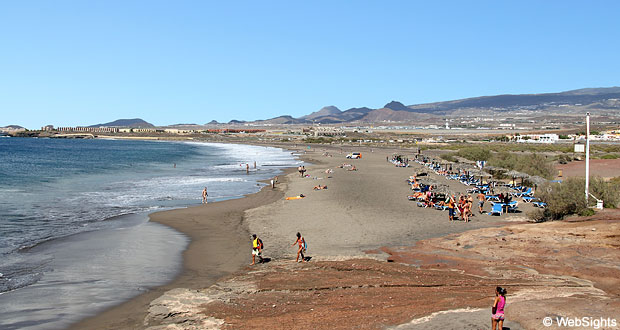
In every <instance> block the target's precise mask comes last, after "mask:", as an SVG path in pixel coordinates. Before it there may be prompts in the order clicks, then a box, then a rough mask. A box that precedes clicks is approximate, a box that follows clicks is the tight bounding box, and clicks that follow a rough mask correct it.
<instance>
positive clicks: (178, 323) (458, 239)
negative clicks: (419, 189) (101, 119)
mask: <svg viewBox="0 0 620 330" xmlns="http://www.w3.org/2000/svg"><path fill="white" fill-rule="evenodd" d="M358 150H359V149H355V148H346V149H341V148H338V147H337V148H318V149H312V150H308V151H307V152H306V154H305V155H304V156H303V158H304V160H306V161H309V162H310V163H312V164H313V165H308V166H306V167H307V169H308V172H307V174H308V175H309V176H308V177H306V178H302V177H300V175H299V173H297V172H296V171H294V170H293V171H289V172H288V174H286V175H282V176H280V184H279V185H278V187H277V189H275V190H272V189H271V188H269V187H268V188H264V189H263V190H262V191H261V192H259V193H257V194H254V195H249V196H247V197H246V198H243V199H239V200H230V201H224V202H217V203H213V204H208V205H207V206H198V207H192V208H188V209H181V210H173V211H167V212H160V213H155V214H153V215H152V216H151V219H152V220H153V221H157V222H160V223H163V224H166V225H169V226H171V227H173V228H175V229H177V230H179V231H181V232H183V233H186V234H187V235H188V236H190V238H191V240H192V243H191V244H190V246H189V248H188V249H187V251H186V252H185V253H184V270H183V272H182V274H181V275H180V276H179V277H178V278H177V279H175V280H174V281H173V282H171V283H169V284H167V285H165V286H162V287H159V288H157V289H154V290H152V291H150V292H148V293H146V294H144V295H142V296H139V297H137V298H135V299H133V300H131V301H129V302H127V303H125V304H123V305H120V306H118V307H115V308H113V309H110V310H108V311H106V312H104V313H102V314H100V315H97V316H95V317H93V318H90V319H87V320H84V321H83V322H81V323H78V324H76V325H75V326H74V328H76V329H85V328H88V329H102V328H153V329H164V328H169V329H203V328H255V327H260V328H276V329H297V328H302V329H316V328H330V329H332V328H351V327H359V328H369V329H377V328H385V327H398V328H405V329H407V328H411V329H426V328H439V327H444V328H450V329H480V328H487V327H489V326H490V315H489V313H490V312H489V309H490V305H491V303H492V301H493V298H494V288H495V286H497V285H503V286H507V287H508V288H509V295H508V307H507V312H506V313H507V314H506V315H507V322H506V323H505V326H508V327H510V328H511V329H521V328H526V329H529V328H539V325H540V324H541V323H540V320H541V319H542V317H544V316H547V315H552V314H553V313H555V314H553V315H579V310H580V308H583V307H584V306H586V305H588V306H596V308H599V310H600V311H599V312H597V313H595V314H593V315H592V316H599V315H600V316H611V317H613V316H614V315H613V314H614V311H616V312H615V314H617V310H618V309H615V308H616V307H617V306H618V301H619V300H618V299H619V298H618V292H617V291H616V290H615V289H613V288H612V287H613V286H612V285H610V281H611V282H613V279H614V278H617V276H618V275H620V272H618V267H619V264H620V260H619V259H620V254H619V253H618V250H617V246H616V245H614V244H613V241H614V237H617V235H618V226H617V220H611V219H607V220H605V219H601V218H592V219H585V220H584V221H591V225H590V222H585V225H584V224H583V223H584V222H583V221H579V222H565V221H562V222H553V223H548V224H529V223H527V222H526V217H525V215H524V213H515V214H510V215H503V216H501V217H497V216H489V215H486V214H476V216H475V217H473V219H472V221H471V222H470V223H464V222H461V221H456V222H452V223H451V222H449V221H448V217H447V212H445V211H438V210H434V209H426V208H419V207H416V205H415V203H414V202H411V201H408V200H407V198H406V196H407V194H408V193H409V187H408V186H407V185H406V184H405V179H406V178H407V177H409V175H411V174H412V173H413V172H415V171H416V167H413V168H397V167H394V166H393V165H392V164H390V163H387V162H386V156H389V155H391V154H392V153H394V152H396V153H403V154H409V155H410V156H412V153H411V152H405V151H399V150H381V149H374V150H373V152H370V150H368V149H361V151H362V152H363V154H364V156H363V158H362V159H360V160H349V159H345V155H346V154H347V153H348V152H350V151H358ZM326 152H327V153H329V155H331V156H326V155H325V153H326ZM343 163H348V164H354V165H355V166H356V168H357V169H358V170H357V171H348V170H347V168H346V167H345V168H339V167H338V166H339V165H342V164H343ZM415 166H419V165H415ZM329 169H331V172H330V171H328V170H329ZM431 175H432V176H434V174H431ZM435 179H437V180H445V179H443V178H440V177H436V178H435ZM446 183H447V184H449V185H450V187H451V189H454V190H455V191H464V190H465V189H466V187H465V186H463V185H461V184H459V183H457V182H454V181H452V182H446ZM317 185H326V186H328V189H325V190H314V189H313V187H315V186H317ZM300 194H303V195H305V196H307V197H305V198H303V199H298V200H285V199H284V197H291V196H298V195H300ZM529 208H531V206H529V205H523V206H522V207H520V209H522V210H528V209H529ZM486 209H487V210H488V209H489V206H488V205H487V206H486ZM602 214H603V215H605V214H606V213H602ZM614 217H616V215H615V213H614V214H611V215H608V218H614ZM297 231H300V232H301V233H302V234H303V236H304V237H305V239H306V240H307V241H308V245H309V248H308V251H307V255H308V256H310V257H311V260H310V262H308V263H295V262H294V259H295V252H296V250H295V248H293V247H291V244H292V243H293V242H294V239H295V238H294V234H295V233H296V232H297ZM550 232H551V233H555V234H556V235H549V233H550ZM250 233H257V234H258V235H259V237H261V238H262V239H263V240H264V242H265V244H266V248H265V256H266V257H269V258H270V259H271V261H270V262H268V263H265V264H260V265H256V266H249V263H250V262H251V256H250V238H249V234H250ZM571 233H572V235H571ZM590 233H597V234H598V235H591V234H590ZM603 233H606V234H605V235H607V236H604V235H603V236H600V235H602V234H603ZM609 235H611V236H609ZM614 235H615V236H614ZM608 236H609V237H608ZM563 237H569V238H570V239H569V240H565V239H563ZM595 241H596V242H598V243H597V244H598V245H597V248H596V249H590V250H587V251H586V250H583V249H586V248H587V247H589V246H590V245H592V244H593V242H595ZM575 250H576V251H584V252H581V254H580V255H575V254H574V253H573V252H571V251H575ZM584 254H587V255H589V258H585V257H583V255H584ZM576 258H578V260H579V261H580V262H581V263H582V264H579V267H577V264H575V263H571V262H573V261H574V260H576ZM593 266H597V267H600V268H598V269H597V270H596V271H595V272H592V271H589V270H588V269H593V268H592V267H593ZM545 304H548V305H549V306H552V309H553V310H549V309H544V308H541V306H544V305H545ZM528 306H537V307H536V308H530V307H528ZM592 308H594V307H592ZM588 316H589V314H588ZM615 316H616V318H617V317H618V316H617V315H615Z"/></svg>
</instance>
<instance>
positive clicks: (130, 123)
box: [89, 118, 155, 128]
mask: <svg viewBox="0 0 620 330" xmlns="http://www.w3.org/2000/svg"><path fill="white" fill-rule="evenodd" d="M89 127H136V128H150V127H155V126H153V124H151V123H148V122H146V121H144V120H142V119H140V118H134V119H118V120H115V121H111V122H109V123H105V124H97V125H91V126H89Z"/></svg>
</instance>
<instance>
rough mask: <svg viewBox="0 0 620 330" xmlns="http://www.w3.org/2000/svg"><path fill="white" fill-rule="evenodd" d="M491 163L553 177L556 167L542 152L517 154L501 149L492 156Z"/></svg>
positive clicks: (549, 177)
mask: <svg viewBox="0 0 620 330" xmlns="http://www.w3.org/2000/svg"><path fill="white" fill-rule="evenodd" d="M489 165H492V166H497V167H501V168H505V169H508V170H515V171H519V172H523V173H526V174H529V175H535V176H540V177H543V178H546V179H551V178H552V177H553V175H554V173H555V169H554V168H553V165H552V164H551V162H550V160H549V159H547V158H546V157H545V156H543V155H540V154H515V153H512V152H507V151H501V152H498V153H495V154H493V155H492V156H491V159H490V160H489Z"/></svg>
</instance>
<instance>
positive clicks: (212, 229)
mask: <svg viewBox="0 0 620 330" xmlns="http://www.w3.org/2000/svg"><path fill="white" fill-rule="evenodd" d="M171 141H173V142H177V141H174V140H171ZM196 142H202V141H196ZM205 142H208V141H205ZM215 143H217V142H215ZM228 144H238V143H228ZM249 145H257V146H263V147H275V148H281V149H284V150H287V151H290V152H291V153H293V152H298V151H299V150H293V149H288V148H284V147H283V146H276V145H273V146H272V145H268V144H249ZM297 157H298V159H300V160H304V159H303V155H297ZM304 161H305V160H304ZM294 170H295V168H294V167H290V168H283V169H282V173H280V174H279V175H278V177H279V182H278V185H276V189H271V188H270V186H269V185H268V184H267V185H265V186H264V187H262V188H261V189H260V190H259V191H258V192H255V193H251V194H246V195H243V196H242V197H239V198H233V199H226V200H221V201H215V202H210V203H208V204H206V205H203V204H201V205H193V206H188V207H183V208H174V209H171V210H163V211H156V212H152V213H150V214H149V215H148V217H149V221H152V222H156V223H158V224H161V225H164V226H167V227H169V228H171V229H173V230H175V231H177V232H179V233H181V234H183V235H185V236H187V237H188V238H189V240H190V242H189V244H188V246H187V248H186V249H185V250H184V251H183V253H182V256H181V258H182V266H181V269H180V270H179V271H178V273H177V275H176V276H175V277H174V278H172V279H171V280H170V281H169V282H167V283H165V284H163V285H160V286H156V287H153V288H150V289H149V290H148V291H146V292H144V293H142V294H140V295H138V296H135V297H133V298H131V299H129V300H128V301H125V302H122V303H120V304H117V305H114V306H112V307H110V308H107V309H105V310H103V311H100V312H98V313H96V314H94V315H92V316H89V317H86V318H84V319H82V320H80V321H78V322H76V323H73V324H71V325H70V326H69V327H68V329H85V328H87V329H110V328H142V327H144V325H143V322H144V317H145V316H146V315H147V313H148V307H149V304H150V303H151V301H153V300H155V299H156V298H158V297H159V296H161V295H162V294H163V293H165V292H166V291H168V290H171V289H174V288H179V287H183V288H189V289H201V288H205V287H208V286H210V285H212V284H214V283H216V282H217V281H218V280H219V279H221V278H223V277H224V276H226V275H230V274H233V273H235V272H237V271H239V270H241V269H242V267H243V266H244V265H245V264H246V261H247V260H249V258H248V255H249V252H248V249H249V248H248V241H249V239H248V240H246V239H245V237H249V235H250V234H249V228H248V225H247V223H244V213H245V211H246V210H248V209H252V208H256V207H259V206H262V205H267V204H270V203H273V202H275V201H277V200H278V199H281V198H282V196H284V191H283V189H281V188H280V187H282V185H283V184H285V183H286V182H285V180H286V177H287V175H288V174H289V173H292V172H293V171H294ZM257 182H260V183H269V182H268V180H258V181H257ZM203 260H207V262H206V263H205V262H203Z"/></svg>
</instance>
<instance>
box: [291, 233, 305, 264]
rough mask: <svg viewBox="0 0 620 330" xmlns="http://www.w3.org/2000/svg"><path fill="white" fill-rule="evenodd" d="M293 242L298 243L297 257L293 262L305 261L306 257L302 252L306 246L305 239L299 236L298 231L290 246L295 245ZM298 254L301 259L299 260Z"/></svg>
mask: <svg viewBox="0 0 620 330" xmlns="http://www.w3.org/2000/svg"><path fill="white" fill-rule="evenodd" d="M295 244H297V245H299V247H298V250H297V259H295V262H304V261H306V260H305V259H306V257H305V256H304V252H306V247H307V245H306V240H305V239H304V238H303V237H302V236H301V234H300V233H299V232H298V233H297V240H296V241H295V243H293V245H291V246H295ZM299 256H301V260H299Z"/></svg>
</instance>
